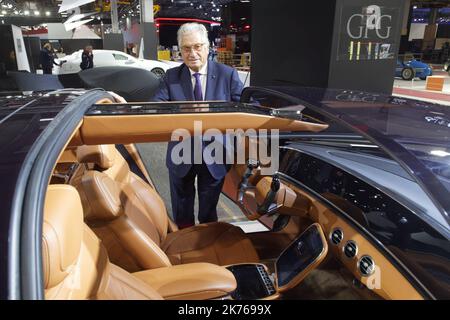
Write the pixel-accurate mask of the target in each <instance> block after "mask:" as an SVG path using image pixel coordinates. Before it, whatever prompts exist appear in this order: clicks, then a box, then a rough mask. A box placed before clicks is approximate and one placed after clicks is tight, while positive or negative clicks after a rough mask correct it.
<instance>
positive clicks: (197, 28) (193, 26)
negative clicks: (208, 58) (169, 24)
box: [177, 22, 209, 49]
mask: <svg viewBox="0 0 450 320" xmlns="http://www.w3.org/2000/svg"><path fill="white" fill-rule="evenodd" d="M196 32H197V33H199V34H200V37H201V39H202V42H203V43H204V44H206V45H207V47H208V48H209V39H208V31H207V30H206V28H205V26H204V25H202V24H200V23H197V22H189V23H185V24H183V25H182V26H181V27H180V29H178V32H177V39H178V47H179V48H180V49H181V38H182V37H183V35H185V34H190V33H196Z"/></svg>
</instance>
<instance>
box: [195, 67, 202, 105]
mask: <svg viewBox="0 0 450 320" xmlns="http://www.w3.org/2000/svg"><path fill="white" fill-rule="evenodd" d="M194 78H195V87H194V99H195V101H202V100H203V95H202V83H201V82H200V73H198V72H196V73H194Z"/></svg>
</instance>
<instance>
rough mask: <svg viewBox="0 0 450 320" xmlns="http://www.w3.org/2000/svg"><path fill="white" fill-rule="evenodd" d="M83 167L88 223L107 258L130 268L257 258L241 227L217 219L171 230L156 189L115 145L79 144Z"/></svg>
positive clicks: (82, 197) (84, 198)
mask: <svg viewBox="0 0 450 320" xmlns="http://www.w3.org/2000/svg"><path fill="white" fill-rule="evenodd" d="M77 157H78V161H79V162H80V163H88V164H90V165H91V166H92V164H94V165H95V166H94V169H92V170H87V171H86V173H85V174H84V176H83V178H82V181H81V184H80V186H78V190H79V192H80V195H81V199H82V202H83V207H84V211H85V219H86V221H87V223H88V225H89V226H90V227H91V228H92V229H93V230H94V232H95V233H96V234H97V235H98V236H99V237H100V238H101V239H102V241H103V243H104V244H105V246H106V248H107V250H108V254H109V257H110V259H111V261H112V262H113V263H115V264H117V265H119V266H121V267H122V268H124V269H126V270H128V271H129V272H135V271H138V270H142V269H153V268H159V267H167V266H170V265H172V264H174V265H176V264H184V263H192V262H209V263H214V264H218V265H227V264H234V263H244V262H258V260H259V259H258V255H257V253H256V250H255V248H254V247H253V245H252V243H251V242H250V240H249V239H248V238H247V237H246V235H245V233H244V232H243V231H242V230H241V229H240V228H238V227H235V226H233V225H231V224H228V223H222V222H215V223H207V224H201V225H196V226H193V227H190V228H186V229H183V230H176V231H173V232H169V227H168V226H169V223H170V222H169V217H168V215H167V211H166V208H165V205H164V202H163V201H162V199H161V197H160V196H159V194H158V193H157V192H156V190H154V189H153V188H152V187H151V186H150V185H149V184H148V183H146V182H144V181H143V180H142V179H141V178H139V177H138V176H137V175H135V174H134V173H132V172H131V171H130V169H129V166H128V164H127V162H126V161H125V159H124V158H123V157H122V155H121V154H120V153H119V152H118V151H117V149H116V148H115V146H114V145H99V146H81V147H79V148H78V150H77Z"/></svg>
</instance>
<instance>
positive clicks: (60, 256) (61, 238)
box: [42, 185, 83, 289]
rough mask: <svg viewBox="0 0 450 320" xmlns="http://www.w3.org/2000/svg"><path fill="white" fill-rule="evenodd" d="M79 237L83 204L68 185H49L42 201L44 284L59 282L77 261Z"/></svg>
mask: <svg viewBox="0 0 450 320" xmlns="http://www.w3.org/2000/svg"><path fill="white" fill-rule="evenodd" d="M82 238H83V207H82V205H81V200H80V196H79V195H78V192H77V190H76V189H75V188H74V187H72V186H70V185H50V186H49V187H48V189H47V195H46V197H45V205H44V224H43V237H42V257H43V266H44V285H45V288H46V289H47V288H52V287H54V286H56V285H58V284H59V283H61V282H62V281H63V280H64V279H65V278H66V277H67V276H68V275H69V273H70V272H71V270H72V269H73V265H75V264H76V263H77V260H78V257H79V255H80V250H81V242H82Z"/></svg>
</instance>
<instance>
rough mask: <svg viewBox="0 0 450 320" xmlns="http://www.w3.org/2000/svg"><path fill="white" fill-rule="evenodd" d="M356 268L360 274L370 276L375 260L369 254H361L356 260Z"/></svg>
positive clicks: (373, 269)
mask: <svg viewBox="0 0 450 320" xmlns="http://www.w3.org/2000/svg"><path fill="white" fill-rule="evenodd" d="M358 269H359V272H360V273H361V275H363V276H365V277H367V276H370V275H371V274H372V273H374V271H375V262H374V261H373V259H372V258H371V257H370V256H362V257H361V259H359V261H358Z"/></svg>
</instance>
